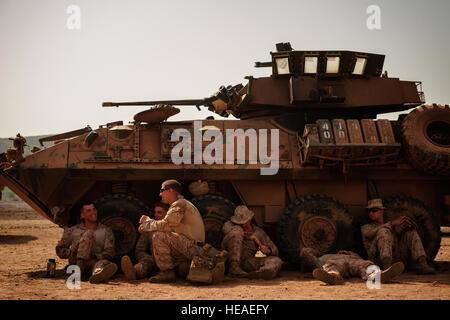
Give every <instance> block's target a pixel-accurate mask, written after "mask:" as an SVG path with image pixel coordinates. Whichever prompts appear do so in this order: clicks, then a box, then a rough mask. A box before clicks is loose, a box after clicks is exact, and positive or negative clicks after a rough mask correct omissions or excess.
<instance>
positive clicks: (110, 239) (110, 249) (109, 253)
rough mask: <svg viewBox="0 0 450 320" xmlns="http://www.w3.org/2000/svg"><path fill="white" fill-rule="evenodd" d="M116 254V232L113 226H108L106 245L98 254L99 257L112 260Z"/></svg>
mask: <svg viewBox="0 0 450 320" xmlns="http://www.w3.org/2000/svg"><path fill="white" fill-rule="evenodd" d="M114 254H115V243H114V233H113V232H112V230H111V228H106V236H105V245H104V246H103V251H102V252H101V253H99V254H97V259H99V260H100V259H107V260H112V259H113V258H114Z"/></svg>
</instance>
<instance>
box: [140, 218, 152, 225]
mask: <svg viewBox="0 0 450 320" xmlns="http://www.w3.org/2000/svg"><path fill="white" fill-rule="evenodd" d="M148 220H150V217H149V216H141V218H140V219H139V223H140V224H142V223H144V222H145V221H148Z"/></svg>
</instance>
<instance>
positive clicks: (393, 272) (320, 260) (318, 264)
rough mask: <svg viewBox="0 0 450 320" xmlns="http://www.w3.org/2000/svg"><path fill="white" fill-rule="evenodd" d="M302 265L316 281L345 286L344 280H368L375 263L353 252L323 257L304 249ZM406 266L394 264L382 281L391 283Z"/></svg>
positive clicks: (310, 249) (382, 273)
mask: <svg viewBox="0 0 450 320" xmlns="http://www.w3.org/2000/svg"><path fill="white" fill-rule="evenodd" d="M300 258H301V259H302V265H303V266H304V267H305V269H306V270H308V271H312V272H313V277H314V279H317V280H320V281H322V282H325V283H328V284H331V285H334V284H343V283H344V278H350V277H361V279H363V280H367V279H368V278H369V276H374V273H375V272H377V271H375V270H374V271H373V272H372V273H370V274H369V273H367V268H368V267H369V266H371V265H374V263H373V262H372V261H370V260H364V259H363V258H361V257H360V256H359V255H357V254H356V253H354V252H352V251H346V250H341V251H338V253H336V254H324V255H322V254H321V253H320V252H319V251H318V250H316V249H313V248H303V249H302V250H301V252H300ZM404 268H405V266H404V265H403V263H401V262H397V263H394V264H393V265H392V266H390V267H389V268H388V269H386V270H385V271H383V272H381V275H380V279H381V282H382V283H386V282H389V281H390V280H392V279H393V278H394V277H396V276H398V275H399V274H401V273H402V272H403V270H404Z"/></svg>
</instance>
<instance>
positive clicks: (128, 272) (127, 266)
mask: <svg viewBox="0 0 450 320" xmlns="http://www.w3.org/2000/svg"><path fill="white" fill-rule="evenodd" d="M120 266H121V268H122V272H123V273H124V274H125V279H127V280H136V269H135V268H134V267H133V264H132V263H131V259H130V257H129V256H123V257H122V260H121V261H120Z"/></svg>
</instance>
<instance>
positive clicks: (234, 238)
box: [222, 205, 283, 279]
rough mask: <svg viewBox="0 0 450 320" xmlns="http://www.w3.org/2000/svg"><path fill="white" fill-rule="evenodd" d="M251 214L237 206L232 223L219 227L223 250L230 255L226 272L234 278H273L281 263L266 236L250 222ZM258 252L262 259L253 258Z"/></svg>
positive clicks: (244, 207)
mask: <svg viewBox="0 0 450 320" xmlns="http://www.w3.org/2000/svg"><path fill="white" fill-rule="evenodd" d="M253 215H254V213H253V211H251V210H249V209H248V208H247V207H246V206H242V205H241V206H238V207H236V209H235V211H234V216H232V217H231V219H230V220H231V221H227V222H225V224H224V225H223V227H222V231H223V233H224V238H223V240H222V248H223V249H224V250H227V251H228V252H229V260H230V268H229V273H230V274H231V275H232V276H235V277H250V278H262V279H272V278H275V277H276V276H277V275H278V272H279V271H280V269H281V266H282V264H283V261H282V260H281V259H280V258H278V248H277V247H276V245H275V244H274V243H273V242H272V240H270V238H269V236H268V235H267V234H266V233H265V232H264V231H263V230H262V229H261V228H259V227H258V226H256V225H255V224H253V223H252V218H253ZM258 251H259V252H258ZM257 253H259V254H261V255H262V256H261V257H258V256H255V254H257Z"/></svg>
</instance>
